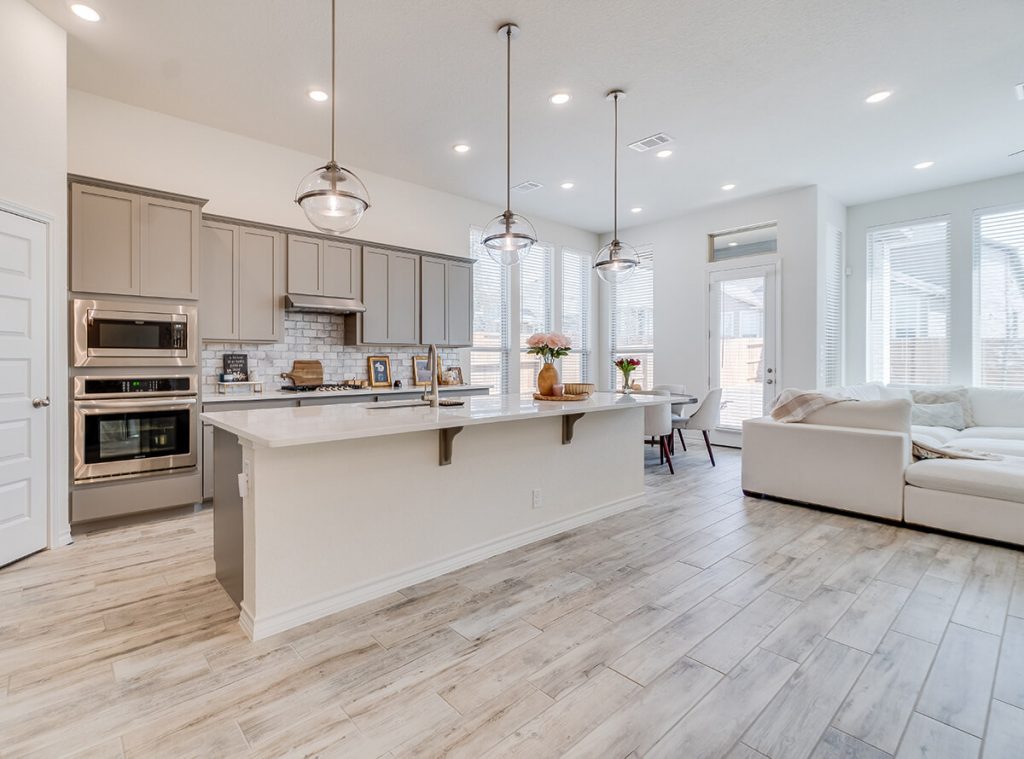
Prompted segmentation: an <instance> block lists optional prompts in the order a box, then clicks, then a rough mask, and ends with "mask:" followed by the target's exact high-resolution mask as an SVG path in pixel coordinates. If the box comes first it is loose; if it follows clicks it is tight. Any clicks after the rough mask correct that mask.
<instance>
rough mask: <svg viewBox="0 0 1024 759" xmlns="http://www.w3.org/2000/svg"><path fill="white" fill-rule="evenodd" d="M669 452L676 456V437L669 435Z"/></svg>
mask: <svg viewBox="0 0 1024 759" xmlns="http://www.w3.org/2000/svg"><path fill="white" fill-rule="evenodd" d="M668 450H669V453H671V454H672V455H673V456H675V455H676V436H675V435H673V434H672V433H671V432H670V433H668Z"/></svg>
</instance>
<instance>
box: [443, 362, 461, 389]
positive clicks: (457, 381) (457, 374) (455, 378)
mask: <svg viewBox="0 0 1024 759" xmlns="http://www.w3.org/2000/svg"><path fill="white" fill-rule="evenodd" d="M441 376H442V377H443V378H444V384H446V385H465V384H466V381H465V380H464V379H463V378H462V367H461V366H450V367H448V368H447V369H445V370H444V372H443V373H442V374H441Z"/></svg>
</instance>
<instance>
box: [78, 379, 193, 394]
mask: <svg viewBox="0 0 1024 759" xmlns="http://www.w3.org/2000/svg"><path fill="white" fill-rule="evenodd" d="M195 392H196V389H195V384H194V378H193V377H191V376H179V377H76V378H75V397H76V398H113V397H122V398H123V397H126V396H127V397H131V396H136V395H194V394H195Z"/></svg>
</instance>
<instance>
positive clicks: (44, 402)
mask: <svg viewBox="0 0 1024 759" xmlns="http://www.w3.org/2000/svg"><path fill="white" fill-rule="evenodd" d="M49 405H50V399H49V398H33V399H32V406H33V407H35V408H46V407H47V406H49Z"/></svg>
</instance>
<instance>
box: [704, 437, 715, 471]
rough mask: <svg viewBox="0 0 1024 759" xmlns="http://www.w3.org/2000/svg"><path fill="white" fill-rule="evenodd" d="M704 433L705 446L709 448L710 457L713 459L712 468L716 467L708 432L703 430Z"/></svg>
mask: <svg viewBox="0 0 1024 759" xmlns="http://www.w3.org/2000/svg"><path fill="white" fill-rule="evenodd" d="M701 432H703V433H704V445H706V446H707V447H708V457H709V458H710V459H711V466H714V465H715V454H713V453H712V452H711V441H710V440H709V439H708V431H707V430H701Z"/></svg>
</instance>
